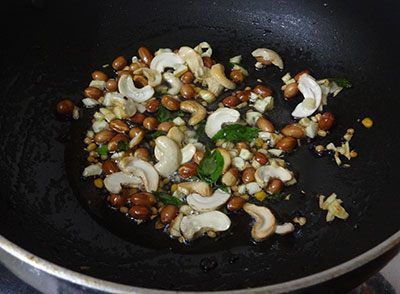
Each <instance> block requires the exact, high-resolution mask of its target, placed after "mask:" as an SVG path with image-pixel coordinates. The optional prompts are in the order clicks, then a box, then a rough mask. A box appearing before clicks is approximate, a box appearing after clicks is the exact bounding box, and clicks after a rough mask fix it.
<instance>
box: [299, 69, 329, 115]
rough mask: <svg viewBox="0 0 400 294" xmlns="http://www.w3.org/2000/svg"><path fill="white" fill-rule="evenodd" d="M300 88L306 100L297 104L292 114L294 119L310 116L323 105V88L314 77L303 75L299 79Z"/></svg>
mask: <svg viewBox="0 0 400 294" xmlns="http://www.w3.org/2000/svg"><path fill="white" fill-rule="evenodd" d="M298 88H299V91H300V92H301V94H303V96H304V100H303V101H302V102H301V103H299V104H297V106H296V108H295V109H294V110H293V112H292V115H293V116H294V117H307V116H310V115H312V114H313V113H314V112H315V111H316V110H317V109H318V107H320V105H321V101H322V90H321V87H320V85H318V83H317V82H316V81H315V79H314V78H313V77H312V76H310V75H308V74H302V75H301V76H300V78H299V86H298Z"/></svg>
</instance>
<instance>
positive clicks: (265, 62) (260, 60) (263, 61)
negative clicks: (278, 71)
mask: <svg viewBox="0 0 400 294" xmlns="http://www.w3.org/2000/svg"><path fill="white" fill-rule="evenodd" d="M255 59H256V60H257V61H258V62H260V63H262V64H264V65H270V64H272V61H271V60H267V59H264V58H262V57H261V56H257V57H255Z"/></svg>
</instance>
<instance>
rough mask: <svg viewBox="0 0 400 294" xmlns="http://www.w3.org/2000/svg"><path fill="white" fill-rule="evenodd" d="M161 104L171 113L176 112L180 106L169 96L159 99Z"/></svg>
mask: <svg viewBox="0 0 400 294" xmlns="http://www.w3.org/2000/svg"><path fill="white" fill-rule="evenodd" d="M161 103H162V105H164V106H165V108H167V109H169V110H172V111H175V110H178V109H179V106H180V102H179V101H178V100H177V99H175V98H172V97H171V96H163V97H162V98H161Z"/></svg>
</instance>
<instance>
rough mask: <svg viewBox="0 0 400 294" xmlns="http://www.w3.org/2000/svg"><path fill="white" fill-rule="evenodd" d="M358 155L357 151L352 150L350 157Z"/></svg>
mask: <svg viewBox="0 0 400 294" xmlns="http://www.w3.org/2000/svg"><path fill="white" fill-rule="evenodd" d="M357 156H358V153H357V152H356V151H354V150H352V151H351V152H350V157H357Z"/></svg>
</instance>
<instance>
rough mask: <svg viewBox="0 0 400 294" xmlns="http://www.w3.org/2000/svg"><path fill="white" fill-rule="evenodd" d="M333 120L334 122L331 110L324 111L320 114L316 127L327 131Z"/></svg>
mask: <svg viewBox="0 0 400 294" xmlns="http://www.w3.org/2000/svg"><path fill="white" fill-rule="evenodd" d="M334 122H335V116H334V115H333V113H332V112H325V113H324V114H323V115H322V116H321V118H320V120H319V122H318V127H319V128H320V129H321V130H324V131H327V130H329V129H330V128H331V127H332V125H333V123H334Z"/></svg>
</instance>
